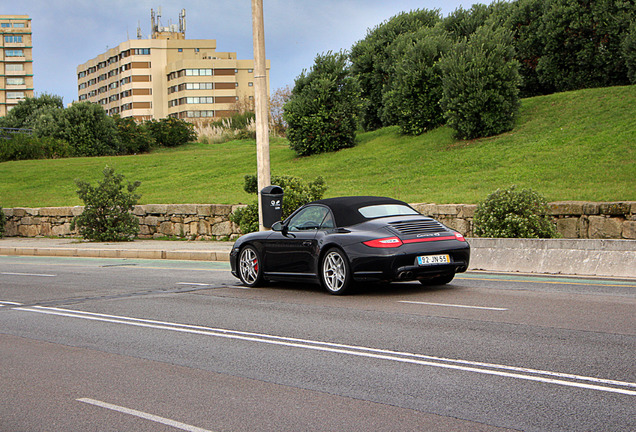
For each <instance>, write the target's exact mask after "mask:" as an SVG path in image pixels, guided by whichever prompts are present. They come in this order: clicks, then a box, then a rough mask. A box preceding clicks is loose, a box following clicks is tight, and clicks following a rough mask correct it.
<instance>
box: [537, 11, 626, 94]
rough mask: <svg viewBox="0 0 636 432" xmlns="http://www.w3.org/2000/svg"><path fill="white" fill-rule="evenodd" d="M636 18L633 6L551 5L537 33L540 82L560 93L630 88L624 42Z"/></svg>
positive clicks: (543, 16)
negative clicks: (539, 44)
mask: <svg viewBox="0 0 636 432" xmlns="http://www.w3.org/2000/svg"><path fill="white" fill-rule="evenodd" d="M635 15H636V5H635V4H634V2H633V1H616V0H595V1H589V0H587V1H579V0H552V1H550V2H548V6H547V7H546V9H545V12H544V14H543V15H542V20H541V26H540V28H539V29H538V31H539V34H540V42H541V45H542V46H543V53H542V55H541V57H540V58H539V60H538V63H537V73H538V75H539V79H540V80H541V82H542V83H545V84H546V85H550V86H553V87H554V89H555V90H556V91H566V90H577V89H582V88H590V87H606V86H611V85H626V84H629V80H628V78H627V66H626V64H625V60H624V58H623V56H622V53H621V42H622V41H623V39H624V37H625V35H626V34H627V33H628V32H629V26H630V24H631V23H632V22H633V21H634V17H635Z"/></svg>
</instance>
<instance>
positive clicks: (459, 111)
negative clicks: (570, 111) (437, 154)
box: [439, 25, 520, 139]
mask: <svg viewBox="0 0 636 432" xmlns="http://www.w3.org/2000/svg"><path fill="white" fill-rule="evenodd" d="M439 66H440V68H441V70H442V74H443V75H442V76H443V78H442V83H443V87H444V93H443V96H442V100H441V104H442V108H443V110H444V117H445V118H446V120H447V124H448V126H450V127H451V128H452V129H454V130H455V135H456V136H457V137H458V138H460V139H473V138H479V137H484V136H491V135H496V134H499V133H502V132H505V131H508V130H511V129H512V128H513V126H514V122H515V118H516V114H517V112H518V109H519V83H520V77H519V63H518V62H517V61H516V60H515V59H514V48H513V46H512V36H511V33H510V32H509V31H507V30H506V29H504V28H502V27H498V28H495V26H494V25H484V26H482V27H480V28H479V29H477V31H476V32H475V34H474V35H472V36H471V37H470V39H468V38H466V37H464V38H463V39H462V40H461V41H460V42H458V43H457V44H455V45H454V47H453V48H452V49H451V51H450V52H449V53H448V55H444V56H443V57H442V59H441V60H440V65H439Z"/></svg>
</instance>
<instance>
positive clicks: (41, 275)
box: [0, 272, 57, 277]
mask: <svg viewBox="0 0 636 432" xmlns="http://www.w3.org/2000/svg"><path fill="white" fill-rule="evenodd" d="M0 274H2V275H8V276H39V277H55V276H57V275H54V274H39V273H9V272H2V273H0Z"/></svg>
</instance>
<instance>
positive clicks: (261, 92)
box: [252, 0, 271, 231]
mask: <svg viewBox="0 0 636 432" xmlns="http://www.w3.org/2000/svg"><path fill="white" fill-rule="evenodd" d="M252 33H253V38H254V109H255V114H256V166H257V169H258V175H257V178H258V227H259V230H260V231H265V227H264V226H263V203H262V199H261V190H262V189H263V188H264V187H265V186H269V184H270V181H271V179H270V169H269V114H268V113H267V102H268V100H267V66H266V63H265V29H264V24H263V0H252Z"/></svg>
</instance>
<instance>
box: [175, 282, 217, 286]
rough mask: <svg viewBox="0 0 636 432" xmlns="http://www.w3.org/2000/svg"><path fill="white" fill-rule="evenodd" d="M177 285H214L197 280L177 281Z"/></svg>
mask: <svg viewBox="0 0 636 432" xmlns="http://www.w3.org/2000/svg"><path fill="white" fill-rule="evenodd" d="M177 285H192V286H212V284H206V283H197V282H177Z"/></svg>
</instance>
